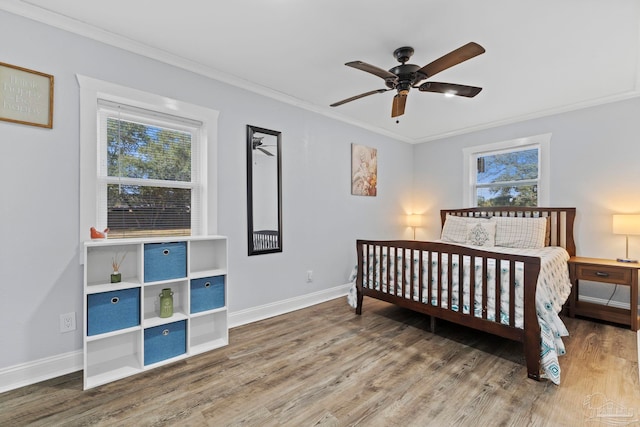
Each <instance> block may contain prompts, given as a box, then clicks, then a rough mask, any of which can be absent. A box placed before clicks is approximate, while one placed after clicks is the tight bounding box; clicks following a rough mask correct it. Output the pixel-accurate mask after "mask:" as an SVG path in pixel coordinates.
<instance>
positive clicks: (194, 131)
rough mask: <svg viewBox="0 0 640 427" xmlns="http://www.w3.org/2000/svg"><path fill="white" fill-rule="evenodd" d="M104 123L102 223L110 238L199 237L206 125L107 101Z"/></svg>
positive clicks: (102, 108) (101, 109) (101, 107)
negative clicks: (200, 134) (201, 159)
mask: <svg viewBox="0 0 640 427" xmlns="http://www.w3.org/2000/svg"><path fill="white" fill-rule="evenodd" d="M98 120H99V125H98V145H99V148H98V164H99V168H98V189H97V198H98V223H106V224H107V227H108V228H109V237H118V238H126V237H138V236H154V235H161V236H169V235H187V236H188V235H191V234H192V232H193V233H194V234H199V229H200V227H199V219H200V218H199V217H200V216H199V215H198V213H199V212H200V211H201V209H200V206H199V205H200V200H201V194H202V190H203V186H204V185H205V183H204V182H202V179H201V176H200V173H199V172H200V171H199V168H198V167H197V166H198V162H197V161H194V160H196V159H198V158H199V157H200V156H199V141H198V131H199V128H200V126H202V123H200V122H196V121H189V120H187V119H185V118H178V117H175V116H168V115H163V114H158V113H157V112H151V111H146V110H140V109H137V108H133V107H131V106H128V105H122V104H114V103H111V102H107V101H104V100H99V101H98ZM192 208H193V209H192ZM192 213H193V215H192Z"/></svg>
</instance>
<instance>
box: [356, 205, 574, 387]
mask: <svg viewBox="0 0 640 427" xmlns="http://www.w3.org/2000/svg"><path fill="white" fill-rule="evenodd" d="M447 215H454V216H463V217H482V218H484V217H491V216H496V217H505V216H506V217H514V216H515V217H539V216H542V217H548V220H547V237H548V242H546V243H547V246H561V247H563V248H565V249H566V251H567V252H568V254H569V256H574V255H575V252H576V247H575V241H574V238H573V223H574V219H575V208H541V207H535V208H533V207H531V208H528V207H484V208H467V209H453V210H442V211H441V218H442V224H443V225H444V223H445V219H446V218H447ZM356 245H357V253H358V273H357V279H356V288H357V306H356V314H362V303H363V297H364V296H365V295H366V296H369V297H372V298H376V299H380V300H383V301H387V302H390V303H393V304H396V305H398V306H402V307H405V308H408V309H411V310H414V311H417V312H421V313H424V314H427V315H429V316H431V326H432V330H433V328H434V326H435V319H443V320H447V321H450V322H453V323H456V324H460V325H464V326H467V327H470V328H474V329H477V330H480V331H484V332H488V333H491V334H494V335H498V336H501V337H504V338H507V339H511V340H515V341H519V342H522V343H523V344H524V355H525V360H526V365H527V375H528V377H529V378H532V379H535V380H538V381H539V380H540V379H541V376H540V346H541V330H540V326H539V324H538V319H537V315H536V304H535V301H536V286H537V282H538V275H539V272H540V266H541V261H540V258H539V257H534V256H521V255H519V254H517V253H516V254H504V253H496V252H492V251H490V250H482V249H481V248H477V247H468V246H460V245H457V244H450V243H443V242H422V241H368V240H358V241H357V243H356ZM489 249H490V248H489ZM382 254H384V256H383V255H382ZM386 254H389V256H386ZM392 254H394V259H397V260H398V261H397V262H390V259H391V258H392ZM443 255H444V256H443ZM452 260H466V261H465V262H467V263H470V265H476V269H477V268H478V267H477V266H478V265H479V266H480V267H481V268H483V271H487V265H488V264H487V263H488V262H489V263H491V262H494V264H493V265H496V266H502V265H508V266H509V269H508V270H509V272H508V273H507V275H508V282H509V284H508V287H509V289H504V288H505V286H504V282H503V284H501V283H500V282H501V280H499V279H495V281H494V282H493V283H492V282H491V280H488V279H487V274H485V273H481V275H482V279H481V280H480V281H481V282H482V283H476V281H477V279H475V274H469V276H470V277H469V278H468V279H466V280H467V281H470V284H469V283H468V284H467V293H469V292H470V295H471V300H470V301H471V302H472V306H473V301H478V300H480V299H481V301H482V310H481V311H482V312H481V315H478V313H475V314H474V313H473V311H474V309H470V310H469V311H470V312H465V311H464V310H463V309H462V306H463V303H461V304H459V305H456V304H455V302H453V301H452V294H454V292H458V295H462V294H463V289H462V286H463V282H464V280H463V279H462V274H463V273H462V270H463V268H459V269H458V272H457V273H456V272H455V268H452V267H453V266H452ZM491 260H495V261H491ZM416 263H417V267H416V269H415V270H413V267H411V270H410V271H411V272H415V271H417V272H418V273H417V275H416V274H412V273H410V272H407V266H410V265H411V264H414V265H415V264H416ZM434 263H435V264H436V265H437V268H438V270H437V271H438V272H442V271H443V270H441V269H444V271H445V274H441V273H436V274H435V276H437V277H438V279H437V280H436V282H437V283H433V277H435V276H432V268H434V269H435V268H436V267H433V265H434ZM441 263H446V264H447V265H444V264H442V265H441ZM453 263H455V261H453ZM505 263H506V264H505ZM383 264H384V265H383ZM367 265H368V266H371V267H365V266H367ZM516 265H517V268H518V269H519V271H521V272H522V278H523V281H524V290H523V294H524V295H523V312H522V316H523V319H522V321H523V325H521V327H517V326H516V324H515V318H516V316H515V310H516V308H515V302H514V301H515V300H516V298H514V297H511V298H509V302H508V306H509V307H508V316H507V317H508V324H505V323H504V320H503V321H502V322H500V321H495V320H492V319H498V320H500V318H501V316H500V312H499V311H500V306H501V303H497V304H493V305H494V307H490V308H489V307H488V306H487V295H489V294H490V293H491V294H492V295H493V293H494V292H495V299H496V300H498V301H499V302H501V301H502V300H501V299H499V298H500V296H499V295H500V294H499V293H500V292H508V293H509V295H515V284H514V283H515V282H516V279H515V271H516ZM497 271H498V275H499V274H500V271H499V269H497ZM424 272H426V274H428V276H427V277H432V282H431V285H429V286H426V287H427V289H424V286H418V284H423V283H424V282H423V275H424V274H425V273H424ZM443 276H444V277H443ZM394 277H395V278H396V280H394V279H393V278H394ZM400 277H401V279H400ZM522 278H521V279H522ZM397 282H399V283H400V284H397ZM372 283H374V284H376V285H374V286H372ZM365 284H366V285H365ZM402 284H405V286H403V285H402ZM432 288H436V289H435V291H433V290H432ZM478 288H480V289H481V297H478V299H475V296H474V289H478ZM443 289H444V290H445V292H444V298H445V301H443V300H442V298H443ZM448 290H452V291H451V292H448ZM475 292H478V291H475ZM424 293H427V295H424ZM447 298H448V301H446V299H447ZM436 302H437V303H436ZM443 306H444V307H443ZM502 311H503V312H504V311H505V309H504V307H503V308H502Z"/></svg>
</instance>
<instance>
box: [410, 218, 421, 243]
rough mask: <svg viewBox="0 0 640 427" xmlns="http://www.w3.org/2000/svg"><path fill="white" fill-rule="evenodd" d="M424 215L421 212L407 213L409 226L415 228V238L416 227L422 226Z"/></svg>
mask: <svg viewBox="0 0 640 427" xmlns="http://www.w3.org/2000/svg"><path fill="white" fill-rule="evenodd" d="M422 217H423V215H419V214H410V215H407V226H409V227H411V228H413V240H416V227H421V226H422Z"/></svg>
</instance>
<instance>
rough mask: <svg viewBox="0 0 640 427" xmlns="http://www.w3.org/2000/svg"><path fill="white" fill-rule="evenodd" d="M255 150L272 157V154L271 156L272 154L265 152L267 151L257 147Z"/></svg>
mask: <svg viewBox="0 0 640 427" xmlns="http://www.w3.org/2000/svg"><path fill="white" fill-rule="evenodd" d="M256 149H257V150H260V151H262V152H263V153H264V154H266V155H267V156H271V157H273V154H272V153H270V152H268V151H267V150H265V149H264V148H260V147H257V148H256Z"/></svg>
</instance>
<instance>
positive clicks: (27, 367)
mask: <svg viewBox="0 0 640 427" xmlns="http://www.w3.org/2000/svg"><path fill="white" fill-rule="evenodd" d="M80 370H82V350H77V351H72V352H70V353H64V354H59V355H56V356H52V357H47V358H44V359H40V360H35V361H33V362H28V363H23V364H20V365H15V366H10V367H8V368H5V369H2V370H0V393H3V392H5V391H9V390H14V389H16V388H20V387H24V386H27V385H31V384H35V383H37V382H40V381H44V380H48V379H51V378H55V377H59V376H61V375H66V374H70V373H71V372H76V371H80Z"/></svg>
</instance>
